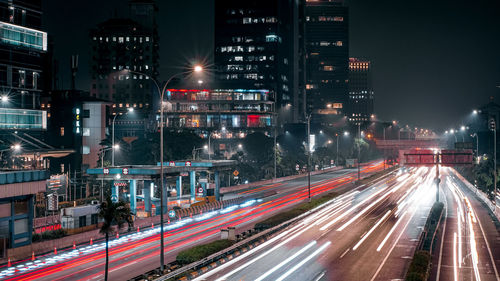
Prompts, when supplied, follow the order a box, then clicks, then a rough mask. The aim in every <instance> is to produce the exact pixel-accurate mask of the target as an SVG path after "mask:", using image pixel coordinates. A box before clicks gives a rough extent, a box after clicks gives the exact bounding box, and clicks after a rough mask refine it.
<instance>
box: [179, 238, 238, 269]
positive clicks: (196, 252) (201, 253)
mask: <svg viewBox="0 0 500 281" xmlns="http://www.w3.org/2000/svg"><path fill="white" fill-rule="evenodd" d="M233 244H234V241H231V240H217V241H214V242H211V243H208V244H203V245H198V246H195V247H193V248H191V249H188V250H184V251H182V252H180V253H179V254H178V255H177V258H176V260H177V262H178V263H179V264H181V265H185V264H190V263H193V262H195V261H199V260H201V259H203V258H206V257H208V256H210V255H212V254H214V253H217V252H219V251H222V250H224V249H225V248H228V247H230V246H231V245H233Z"/></svg>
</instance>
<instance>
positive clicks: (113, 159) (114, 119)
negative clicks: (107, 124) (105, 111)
mask: <svg viewBox="0 0 500 281" xmlns="http://www.w3.org/2000/svg"><path fill="white" fill-rule="evenodd" d="M127 111H128V112H127V113H125V114H129V113H130V112H134V108H133V107H129V108H127ZM116 117H118V114H115V117H113V122H112V123H111V147H115V121H116ZM111 166H112V167H114V166H115V151H114V150H113V151H111Z"/></svg>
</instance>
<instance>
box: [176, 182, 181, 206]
mask: <svg viewBox="0 0 500 281" xmlns="http://www.w3.org/2000/svg"><path fill="white" fill-rule="evenodd" d="M176 189H177V200H180V199H181V196H182V176H178V177H177V185H176Z"/></svg>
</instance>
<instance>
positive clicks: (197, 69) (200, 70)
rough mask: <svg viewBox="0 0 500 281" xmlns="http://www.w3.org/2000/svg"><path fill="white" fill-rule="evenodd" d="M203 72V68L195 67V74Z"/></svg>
mask: <svg viewBox="0 0 500 281" xmlns="http://www.w3.org/2000/svg"><path fill="white" fill-rule="evenodd" d="M202 71H203V67H202V66H201V65H195V66H194V72H202Z"/></svg>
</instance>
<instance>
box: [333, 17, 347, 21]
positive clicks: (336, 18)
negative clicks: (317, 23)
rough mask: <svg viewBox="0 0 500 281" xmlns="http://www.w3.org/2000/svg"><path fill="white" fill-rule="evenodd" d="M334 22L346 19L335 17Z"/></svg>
mask: <svg viewBox="0 0 500 281" xmlns="http://www.w3.org/2000/svg"><path fill="white" fill-rule="evenodd" d="M333 20H334V21H344V18H343V17H334V18H333Z"/></svg>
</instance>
